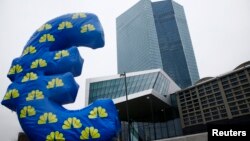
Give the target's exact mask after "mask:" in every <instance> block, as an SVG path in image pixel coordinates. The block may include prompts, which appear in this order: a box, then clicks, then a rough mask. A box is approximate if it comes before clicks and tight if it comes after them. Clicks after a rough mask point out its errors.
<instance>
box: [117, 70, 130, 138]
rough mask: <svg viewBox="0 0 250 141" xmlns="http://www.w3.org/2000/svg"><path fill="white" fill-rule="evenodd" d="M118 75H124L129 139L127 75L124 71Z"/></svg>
mask: <svg viewBox="0 0 250 141" xmlns="http://www.w3.org/2000/svg"><path fill="white" fill-rule="evenodd" d="M120 77H124V83H125V95H126V112H127V120H128V135H129V136H128V140H129V141H131V137H130V119H129V107H128V91H127V76H126V73H125V72H124V73H122V74H120Z"/></svg>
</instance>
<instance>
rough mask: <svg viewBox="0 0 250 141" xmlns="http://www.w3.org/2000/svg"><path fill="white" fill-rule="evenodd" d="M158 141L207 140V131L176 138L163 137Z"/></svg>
mask: <svg viewBox="0 0 250 141" xmlns="http://www.w3.org/2000/svg"><path fill="white" fill-rule="evenodd" d="M157 141H207V132H205V133H199V134H192V135H187V136H180V137H174V138H167V139H161V140H157Z"/></svg>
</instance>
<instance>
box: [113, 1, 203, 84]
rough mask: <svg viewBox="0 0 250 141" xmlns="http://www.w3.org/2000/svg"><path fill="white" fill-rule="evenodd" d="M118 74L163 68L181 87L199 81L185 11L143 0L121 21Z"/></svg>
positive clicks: (159, 2) (119, 23) (119, 28)
mask: <svg viewBox="0 0 250 141" xmlns="http://www.w3.org/2000/svg"><path fill="white" fill-rule="evenodd" d="M117 58H118V73H123V72H134V71H141V70H148V69H154V68H161V69H163V70H164V71H165V72H166V73H167V74H168V75H169V76H170V77H171V78H172V79H173V80H174V81H175V82H176V83H177V84H178V85H179V86H180V87H181V88H185V87H187V86H191V85H192V84H194V83H195V82H196V81H197V80H199V73H198V69H197V64H196V60H195V56H194V51H193V47H192V43H191V38H190V35H189V31H188V26H187V21H186V17H185V13H184V9H183V7H182V6H181V5H179V4H178V3H176V2H174V1H172V0H163V1H158V2H152V3H151V1H149V0H141V1H139V2H138V3H137V4H135V5H134V6H133V7H131V8H130V9H129V10H127V11H126V12H124V13H123V14H122V15H120V16H119V17H118V18H117Z"/></svg>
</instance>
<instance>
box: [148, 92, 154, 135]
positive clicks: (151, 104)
mask: <svg viewBox="0 0 250 141" xmlns="http://www.w3.org/2000/svg"><path fill="white" fill-rule="evenodd" d="M147 99H148V100H149V102H150V110H151V116H152V124H153V128H154V139H156V128H155V118H154V109H153V103H152V99H151V98H150V97H149V96H147Z"/></svg>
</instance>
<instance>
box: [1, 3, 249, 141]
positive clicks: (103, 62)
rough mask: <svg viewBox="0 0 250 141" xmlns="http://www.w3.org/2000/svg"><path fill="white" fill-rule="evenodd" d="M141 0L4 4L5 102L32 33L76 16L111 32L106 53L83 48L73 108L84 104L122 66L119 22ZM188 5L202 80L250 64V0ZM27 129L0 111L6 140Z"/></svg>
mask: <svg viewBox="0 0 250 141" xmlns="http://www.w3.org/2000/svg"><path fill="white" fill-rule="evenodd" d="M138 1H139V0H71V1H69V0H53V1H52V0H39V1H38V0H25V1H20V0H1V1H0V19H1V24H0V57H1V59H0V68H1V73H0V80H1V84H0V100H2V98H3V96H4V95H5V92H6V89H7V87H8V85H9V84H10V81H9V80H8V79H7V77H6V75H7V73H8V70H9V68H10V65H11V62H12V60H13V59H14V58H16V57H18V56H20V54H21V52H22V49H23V47H24V45H25V44H26V42H27V41H28V39H29V37H30V36H31V35H32V33H33V32H34V31H35V30H36V29H37V28H38V27H40V26H41V25H42V24H43V23H45V22H46V21H48V20H50V19H52V18H55V17H57V16H60V15H63V14H66V13H72V12H91V13H95V14H97V15H98V16H99V19H100V21H101V23H102V25H103V28H104V32H105V39H106V45H105V47H104V48H103V49H98V50H91V49H84V48H80V52H81V55H82V56H83V58H84V59H85V64H84V68H83V69H84V70H83V74H82V75H81V76H80V77H78V78H76V79H77V82H78V83H79V84H80V86H81V88H80V90H79V93H78V97H77V100H76V102H75V103H74V104H72V105H67V106H66V107H67V108H69V109H76V108H82V107H83V105H84V100H83V98H84V89H83V87H85V83H84V81H85V78H90V77H98V76H105V75H113V74H116V73H117V69H116V68H117V65H116V31H115V29H116V27H115V18H116V17H117V16H119V15H120V14H121V13H123V12H124V11H126V10H127V9H128V8H130V7H131V6H132V5H133V4H135V3H136V2H138ZM175 1H176V2H178V3H180V4H181V5H183V7H184V9H185V13H186V18H187V22H188V26H189V31H190V35H191V39H192V43H193V48H194V52H195V56H196V61H197V65H198V70H199V74H200V77H201V78H202V77H206V76H217V75H220V74H222V73H225V72H228V71H230V70H232V69H234V68H235V67H236V66H237V65H239V64H241V63H243V62H245V61H249V60H250V1H249V0H175ZM19 131H21V127H20V125H19V123H18V121H17V116H16V114H15V112H11V111H10V110H8V109H7V108H5V107H3V106H0V137H1V140H3V141H14V140H16V139H17V134H18V132H19Z"/></svg>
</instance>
